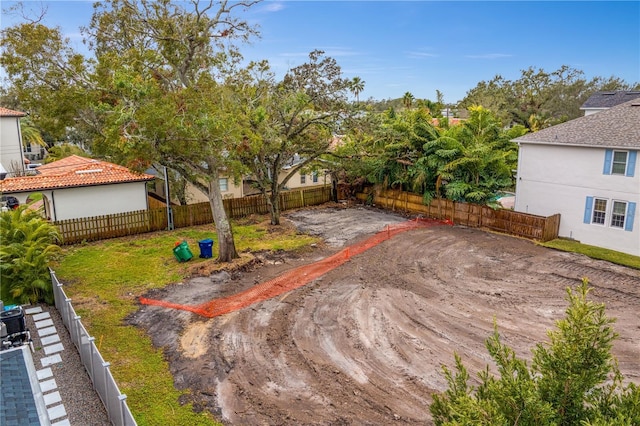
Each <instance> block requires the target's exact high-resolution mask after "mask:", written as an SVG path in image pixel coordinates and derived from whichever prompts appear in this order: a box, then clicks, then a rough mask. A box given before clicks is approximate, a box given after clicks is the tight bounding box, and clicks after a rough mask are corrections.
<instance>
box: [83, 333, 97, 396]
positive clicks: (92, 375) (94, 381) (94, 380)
mask: <svg viewBox="0 0 640 426" xmlns="http://www.w3.org/2000/svg"><path fill="white" fill-rule="evenodd" d="M95 340H96V338H95V337H93V336H91V337H89V338H88V339H87V341H88V342H89V365H91V368H89V370H90V371H89V375H90V376H91V384H92V385H93V389H95V388H96V379H95V376H94V374H95V372H94V370H93V347H94V346H95V345H96V344H95V343H93V342H95ZM84 368H87V365H86V364H85V366H84Z"/></svg>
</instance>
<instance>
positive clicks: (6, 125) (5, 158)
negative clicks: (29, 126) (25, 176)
mask: <svg viewBox="0 0 640 426" xmlns="http://www.w3.org/2000/svg"><path fill="white" fill-rule="evenodd" d="M25 115H26V114H25V113H22V112H19V111H12V110H9V109H6V108H2V107H0V164H2V168H3V169H4V170H5V171H6V172H7V176H8V177H11V176H20V175H21V174H22V173H23V172H24V156H23V152H22V136H21V134H20V117H24V116H25Z"/></svg>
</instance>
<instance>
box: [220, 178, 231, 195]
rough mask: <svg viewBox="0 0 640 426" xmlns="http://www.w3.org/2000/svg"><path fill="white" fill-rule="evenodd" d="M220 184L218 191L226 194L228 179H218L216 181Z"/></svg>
mask: <svg viewBox="0 0 640 426" xmlns="http://www.w3.org/2000/svg"><path fill="white" fill-rule="evenodd" d="M218 182H219V183H220V191H222V192H226V191H228V190H229V179H228V178H220V179H219V180H218Z"/></svg>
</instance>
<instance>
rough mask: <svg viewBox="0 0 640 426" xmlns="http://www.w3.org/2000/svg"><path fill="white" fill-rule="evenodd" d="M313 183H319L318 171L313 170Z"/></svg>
mask: <svg viewBox="0 0 640 426" xmlns="http://www.w3.org/2000/svg"><path fill="white" fill-rule="evenodd" d="M313 183H318V172H313Z"/></svg>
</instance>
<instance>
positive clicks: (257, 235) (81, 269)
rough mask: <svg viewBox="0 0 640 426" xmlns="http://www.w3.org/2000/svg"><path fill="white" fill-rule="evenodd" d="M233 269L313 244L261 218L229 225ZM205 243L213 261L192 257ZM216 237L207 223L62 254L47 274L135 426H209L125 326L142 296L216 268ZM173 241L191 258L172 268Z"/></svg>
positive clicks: (157, 355) (159, 357) (160, 361)
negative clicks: (256, 256) (256, 255)
mask: <svg viewBox="0 0 640 426" xmlns="http://www.w3.org/2000/svg"><path fill="white" fill-rule="evenodd" d="M233 233H234V237H235V243H236V248H237V250H238V252H240V253H242V255H241V259H239V260H238V262H239V263H243V262H246V261H248V260H250V259H251V255H250V253H248V252H250V251H261V250H288V251H289V250H297V249H301V248H303V247H306V246H308V245H309V244H311V243H314V242H317V239H316V238H314V237H310V236H308V235H302V234H299V233H297V232H296V230H295V229H292V228H287V227H286V226H280V227H272V226H270V225H269V219H268V217H266V216H265V217H252V218H249V219H246V220H242V221H235V222H234V223H233ZM207 238H212V239H214V245H213V258H212V259H201V258H199V257H198V254H199V246H198V241H200V240H203V239H207ZM216 240H217V236H216V233H215V228H214V226H213V225H206V226H198V227H192V228H184V229H178V230H174V231H165V232H157V233H151V234H142V235H138V236H135V237H125V238H118V239H112V240H105V241H100V242H95V243H88V244H83V245H76V246H72V247H67V248H64V257H63V259H62V260H61V261H60V262H59V263H58V264H57V265H54V267H53V269H54V270H55V271H56V275H57V277H58V278H59V280H60V282H61V283H63V284H64V290H65V292H66V293H67V296H68V297H70V298H71V299H72V303H73V305H74V308H75V309H76V312H77V313H78V315H80V316H81V317H82V323H83V324H84V325H85V327H86V328H87V330H88V331H89V334H90V335H92V336H93V337H94V338H95V339H96V340H95V341H96V345H97V346H98V348H99V350H100V352H101V353H102V356H103V357H104V359H105V360H106V361H108V362H110V363H111V372H112V374H113V376H114V378H115V379H116V382H117V383H118V386H119V387H120V390H121V392H122V393H124V394H126V395H127V403H128V405H129V407H130V408H131V411H132V412H133V414H134V417H135V418H136V421H137V422H138V424H139V425H165V424H175V425H178V424H179V425H217V424H218V423H217V422H216V421H215V420H214V419H213V418H212V416H211V415H210V414H209V413H195V412H193V410H192V407H191V406H190V405H184V406H183V405H180V403H179V402H178V401H179V398H180V396H181V394H183V392H182V391H178V390H176V389H175V388H174V386H173V377H172V376H171V374H170V373H169V367H168V364H167V363H166V362H165V360H164V358H163V354H162V351H161V350H157V349H155V348H154V347H153V345H152V343H151V340H150V339H149V338H148V337H147V336H146V335H145V334H144V333H143V332H142V331H141V330H139V329H137V328H135V327H132V326H128V325H126V324H125V321H124V320H125V318H126V317H127V316H128V315H129V314H131V313H133V312H134V311H136V310H137V308H138V305H137V303H136V298H137V297H138V296H141V295H143V294H144V293H146V292H147V291H148V290H151V289H154V288H162V287H165V286H166V285H168V284H171V283H175V282H180V281H182V280H184V279H186V278H188V277H189V276H190V275H191V274H192V272H193V271H194V270H200V271H207V272H210V271H214V270H216V269H222V268H224V267H225V266H228V265H223V264H217V263H216V262H215V258H216V257H217V243H216ZM177 241H180V242H181V241H187V243H188V244H189V247H190V249H191V251H192V252H193V254H194V257H193V259H191V260H190V261H188V262H184V263H180V262H178V261H177V260H176V258H175V257H174V255H173V247H174V245H175V243H176V242H177Z"/></svg>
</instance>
